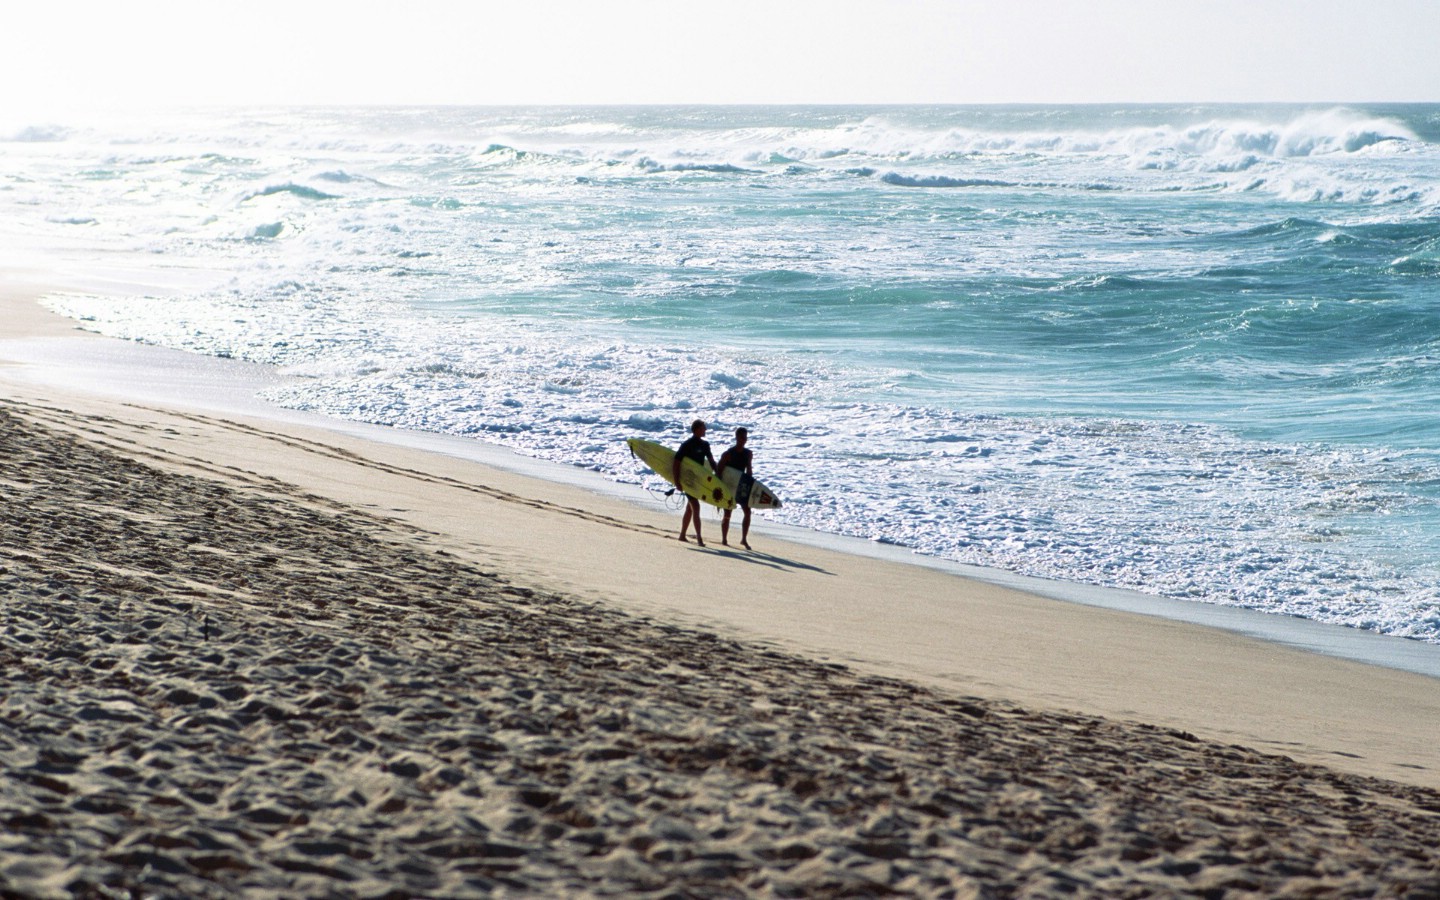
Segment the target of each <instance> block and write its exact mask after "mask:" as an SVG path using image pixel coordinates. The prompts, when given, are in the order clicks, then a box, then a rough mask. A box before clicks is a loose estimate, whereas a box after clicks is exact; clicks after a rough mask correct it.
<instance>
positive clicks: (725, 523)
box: [720, 506, 750, 550]
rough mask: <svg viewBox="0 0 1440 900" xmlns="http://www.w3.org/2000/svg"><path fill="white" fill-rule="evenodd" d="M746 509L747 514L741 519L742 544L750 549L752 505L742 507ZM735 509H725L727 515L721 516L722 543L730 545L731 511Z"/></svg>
mask: <svg viewBox="0 0 1440 900" xmlns="http://www.w3.org/2000/svg"><path fill="white" fill-rule="evenodd" d="M740 508H741V509H742V510H744V511H745V516H744V518H742V519H741V520H740V546H742V547H744V548H745V549H746V550H749V549H750V507H748V506H742V507H740ZM731 512H733V510H729V509H727V510H725V515H723V516H721V517H720V543H722V544H724V545H725V546H727V547H728V546H730V513H731Z"/></svg>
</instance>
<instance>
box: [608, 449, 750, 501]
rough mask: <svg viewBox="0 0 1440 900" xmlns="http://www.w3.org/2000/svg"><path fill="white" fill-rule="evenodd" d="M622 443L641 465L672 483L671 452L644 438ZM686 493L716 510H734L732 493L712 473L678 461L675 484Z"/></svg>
mask: <svg viewBox="0 0 1440 900" xmlns="http://www.w3.org/2000/svg"><path fill="white" fill-rule="evenodd" d="M625 443H627V444H629V445H630V452H631V453H633V454H635V455H636V456H637V457H639V458H640V461H641V462H643V463H645V465H647V466H649V467H650V468H652V469H654V470H655V474H656V475H659V476H660V477H661V478H663V479H665V480H666V481H668V482H670V483H671V484H675V481H674V477H673V476H674V471H675V451H674V450H671V449H670V448H669V447H666V446H665V445H664V444H657V443H655V442H654V441H647V440H645V439H644V438H630V439H629V440H627V441H626V442H625ZM675 486H676V487H678V488H680V490H682V491H684V492H685V493H686V494H688V495H690V496H691V497H694V498H695V499H696V500H701V501H703V502H705V503H708V504H710V505H711V506H713V507H715V508H717V509H734V508H735V492H734V491H732V490H731V489H730V488H728V487H726V486H725V482H723V481H721V480H720V478H719V476H717V475H716V474H715V472H714V471H712V470H711V469H710V467H709V466H706V465H704V464H702V463H697V462H696V461H695V460H693V459H686V460H682V461H681V463H680V483H679V484H678V485H675Z"/></svg>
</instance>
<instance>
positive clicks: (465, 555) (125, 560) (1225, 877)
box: [0, 297, 1440, 898]
mask: <svg viewBox="0 0 1440 900" xmlns="http://www.w3.org/2000/svg"><path fill="white" fill-rule="evenodd" d="M10 305H11V306H12V307H13V306H14V305H15V298H13V297H12V299H11V303H10ZM27 315H28V314H27ZM19 321H21V318H20V317H15V318H10V319H8V320H7V322H10V323H14V322H19ZM26 321H27V322H28V324H26V325H25V326H24V328H30V329H32V330H31V331H28V332H26V331H24V330H23V329H22V328H21V326H18V325H13V324H10V325H7V326H6V329H7V331H9V333H10V334H12V335H13V334H16V333H37V331H35V330H33V329H39V330H46V329H53V328H55V327H57V326H56V323H54V322H51V321H48V320H47V319H45V317H43V316H38V317H34V318H32V319H27V320H26ZM77 340H82V341H83V340H93V341H98V340H99V339H95V338H77ZM10 368H11V370H10V371H8V372H7V371H6V369H5V367H4V366H3V365H0V382H3V383H4V393H3V395H0V396H4V397H5V398H6V399H5V400H3V401H0V510H3V525H0V527H3V545H0V603H3V607H0V660H3V665H4V671H5V674H6V679H5V682H4V685H5V686H4V689H3V699H0V764H3V773H4V774H3V778H0V823H3V825H4V828H3V831H0V895H4V896H56V897H64V896H75V895H81V896H85V895H94V896H139V895H155V896H175V897H206V896H234V895H241V894H243V895H252V896H276V897H290V896H302V895H311V896H314V895H329V896H414V895H423V896H487V895H532V896H586V895H589V896H595V895H622V896H631V895H647V894H653V895H656V896H749V895H757V896H776V895H778V896H865V895H884V894H897V893H898V894H913V895H921V896H981V897H986V896H996V897H1001V896H1017V895H1027V896H1032V895H1033V896H1052V895H1054V896H1059V895H1069V896H1074V895H1081V896H1174V895H1204V896H1407V897H1431V898H1434V897H1440V853H1437V851H1436V848H1437V847H1440V792H1437V790H1436V787H1437V786H1440V783H1437V782H1440V750H1437V746H1436V745H1437V740H1436V738H1437V737H1440V715H1437V694H1440V691H1437V687H1440V684H1437V682H1436V681H1435V680H1434V679H1430V678H1425V677H1423V676H1416V675H1407V674H1405V673H1399V672H1393V671H1390V670H1385V669H1378V668H1374V667H1370V666H1363V665H1359V664H1355V663H1347V662H1342V661H1338V660H1333V659H1328V658H1325V657H1320V656H1316V655H1313V654H1306V653H1301V652H1298V651H1294V650H1289V649H1286V648H1282V647H1277V646H1274V645H1269V644H1263V643H1261V642H1258V641H1253V640H1249V639H1245V638H1241V637H1238V636H1235V635H1232V634H1228V633H1225V632H1220V631H1215V630H1213V629H1206V628H1200V627H1197V626H1190V625H1183V624H1180V623H1175V622H1167V621H1162V620H1156V619H1150V618H1147V617H1142V616H1135V615H1127V614H1122V613H1117V612H1112V611H1108V610H1100V609H1093V608H1087V607H1081V606H1076V605H1073V604H1066V603H1060V602H1056V601H1052V600H1046V599H1044V598H1040V597H1033V596H1030V595H1026V594H1021V593H1019V592H1015V591H1008V590H1004V589H1001V588H996V587H994V586H991V585H984V584H978V583H973V582H969V581H964V580H962V579H957V578H954V577H952V576H948V575H944V574H943V573H937V572H932V571H929V570H925V569H920V568H918V567H913V566H899V565H893V564H888V563H882V562H878V561H875V560H865V559H859V558H855V557H849V556H844V555H840V554H833V553H826V552H823V551H819V550H815V549H813V548H808V547H801V546H797V545H789V544H780V543H776V542H775V541H774V540H773V539H771V538H769V537H764V536H760V535H756V536H755V537H757V540H756V541H752V543H756V545H757V547H759V548H760V551H761V552H758V553H755V554H742V553H726V552H717V551H714V550H710V551H702V550H699V549H696V548H693V547H685V546H683V545H680V544H679V543H678V542H676V541H674V540H673V532H674V531H676V530H678V528H677V526H678V517H673V516H670V515H666V514H662V513H661V512H658V511H654V512H652V511H648V510H644V509H641V508H638V507H632V506H630V505H628V504H624V503H619V502H616V501H613V500H609V499H606V498H603V497H598V496H594V495H588V494H585V493H584V492H581V491H577V490H576V489H574V488H569V487H565V486H563V485H555V484H549V483H544V482H535V481H531V480H527V479H523V478H519V477H517V476H514V475H512V474H509V473H504V472H498V471H494V470H491V469H486V468H484V467H481V466H478V465H476V464H475V463H473V462H470V461H467V460H464V459H459V458H454V457H446V456H442V455H437V454H434V453H424V452H420V451H417V450H413V449H410V448H406V447H401V446H393V445H387V444H380V443H375V442H373V441H366V440H363V439H360V438H357V437H354V436H351V435H343V434H337V433H330V432H325V431H321V430H318V429H313V428H305V427H301V426H296V425H286V424H280V423H274V422H263V421H251V420H243V419H240V418H238V417H233V416H222V415H217V414H214V413H210V412H204V411H196V410H186V409H178V408H157V407H151V406H136V405H130V404H125V403H123V402H120V401H118V400H116V399H114V398H108V397H104V396H98V395H81V394H78V393H74V392H69V391H62V390H59V389H56V388H49V387H46V386H44V385H43V384H40V385H37V383H36V382H35V381H34V380H33V379H28V378H21V377H19V373H17V372H16V371H14V369H15V367H10ZM706 524H707V527H708V528H710V529H711V530H712V531H713V530H714V525H713V520H711V521H707V523H706ZM762 541H763V542H764V543H762ZM841 663H843V664H841ZM1277 750H1283V751H1284V753H1285V754H1286V755H1283V756H1282V755H1279V754H1278V753H1276V752H1275V751H1277ZM1319 763H1328V764H1329V765H1319ZM1377 775H1383V776H1385V777H1383V778H1379V777H1373V776H1377Z"/></svg>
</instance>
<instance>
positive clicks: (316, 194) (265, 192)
mask: <svg viewBox="0 0 1440 900" xmlns="http://www.w3.org/2000/svg"><path fill="white" fill-rule="evenodd" d="M276 194H290V195H292V196H295V197H299V198H300V199H302V200H339V199H340V197H339V196H338V195H336V194H327V193H325V192H324V191H319V190H316V189H315V188H312V187H307V186H306V185H303V184H295V183H293V182H287V183H285V184H273V185H270V186H269V187H265V188H261V189H260V190H258V191H255V192H253V193H250V194H247V195H245V197H243V198H242V199H241V202H242V203H243V202H246V201H249V200H256V199H259V198H260V197H273V196H275V195H276Z"/></svg>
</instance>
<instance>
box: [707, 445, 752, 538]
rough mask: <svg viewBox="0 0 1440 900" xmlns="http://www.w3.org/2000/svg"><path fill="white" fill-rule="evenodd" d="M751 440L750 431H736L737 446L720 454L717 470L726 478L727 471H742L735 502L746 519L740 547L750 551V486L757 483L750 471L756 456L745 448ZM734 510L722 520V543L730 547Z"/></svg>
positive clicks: (742, 521) (743, 522)
mask: <svg viewBox="0 0 1440 900" xmlns="http://www.w3.org/2000/svg"><path fill="white" fill-rule="evenodd" d="M749 439H750V431H749V430H748V429H745V428H737V429H735V445H734V446H733V447H731V448H730V449H729V450H726V451H725V452H724V453H722V454H720V465H718V466H716V467H715V469H716V471H717V472H719V473H720V475H721V477H722V478H723V477H724V474H725V470H726V469H727V468H730V469H738V470H739V471H740V481H739V487H738V488H737V489H736V491H735V502H736V503H738V504H740V508H741V509H742V510H744V511H745V515H744V517H743V518H742V519H741V520H740V546H742V547H744V548H745V549H746V550H749V549H750V486H751V485H752V484H754V483H755V475H754V473H753V472H752V471H751V469H750V464H751V462H752V461H753V460H754V456H755V454H754V453H752V452H751V451H750V449H749V448H748V447H746V446H745V442H746V441H748V440H749ZM732 512H734V510H730V509H727V510H725V515H724V517H722V518H721V519H720V543H722V544H724V545H725V546H727V547H728V546H730V513H732Z"/></svg>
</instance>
